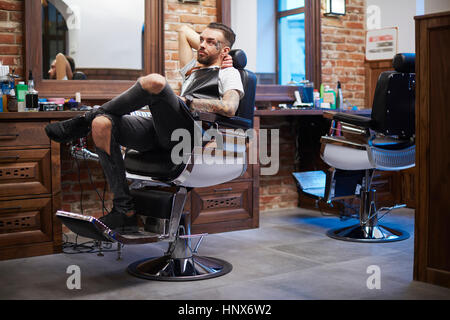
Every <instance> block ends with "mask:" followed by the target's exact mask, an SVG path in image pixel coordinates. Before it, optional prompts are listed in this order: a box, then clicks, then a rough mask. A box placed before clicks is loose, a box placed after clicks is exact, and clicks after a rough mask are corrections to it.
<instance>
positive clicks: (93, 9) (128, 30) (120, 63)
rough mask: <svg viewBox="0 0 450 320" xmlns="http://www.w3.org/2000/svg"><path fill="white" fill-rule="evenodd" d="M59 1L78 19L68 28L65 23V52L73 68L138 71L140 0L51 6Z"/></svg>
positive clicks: (84, 0)
mask: <svg viewBox="0 0 450 320" xmlns="http://www.w3.org/2000/svg"><path fill="white" fill-rule="evenodd" d="M61 1H63V2H64V3H65V4H66V6H67V7H68V8H70V9H73V10H72V11H73V12H75V15H76V19H78V20H77V21H76V23H75V24H74V25H72V26H70V22H69V23H68V24H69V26H68V27H69V52H67V54H69V55H70V56H72V57H73V58H74V60H75V63H76V66H77V68H124V69H142V36H141V34H142V27H143V25H144V15H145V7H144V0H139V1H137V0H133V1H122V0H95V1H93V0H53V1H52V2H61ZM61 13H62V14H63V15H64V16H65V17H67V15H68V14H67V12H61ZM70 15H71V13H70V14H69V16H70ZM69 19H70V18H69ZM76 19H75V20H76ZM66 22H68V19H67V18H66Z"/></svg>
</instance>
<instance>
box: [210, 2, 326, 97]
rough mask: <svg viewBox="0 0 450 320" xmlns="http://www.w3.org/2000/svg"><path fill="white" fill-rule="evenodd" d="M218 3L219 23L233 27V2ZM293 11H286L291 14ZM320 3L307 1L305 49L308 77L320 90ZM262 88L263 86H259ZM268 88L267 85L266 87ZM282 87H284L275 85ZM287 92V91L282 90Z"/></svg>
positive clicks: (276, 5) (277, 64)
mask: <svg viewBox="0 0 450 320" xmlns="http://www.w3.org/2000/svg"><path fill="white" fill-rule="evenodd" d="M216 1H217V12H218V16H217V21H219V22H222V23H224V24H226V25H228V26H231V0H216ZM278 1H279V0H277V1H275V8H274V10H275V12H277V21H276V25H275V27H276V40H275V41H276V48H275V50H276V59H277V62H276V73H277V80H278V79H279V62H278V60H279V57H278V54H279V53H278V49H279V47H278V46H279V45H278ZM293 10H298V9H292V10H286V13H287V12H291V11H293ZM320 10H321V8H320V1H317V0H305V6H304V12H305V48H306V61H305V63H306V77H307V79H308V80H310V81H312V82H314V87H315V88H319V87H320V84H321V83H322V50H321V43H322V40H321V13H320ZM258 86H261V85H258ZM266 86H267V85H266ZM275 86H278V87H282V85H275ZM282 91H285V90H282Z"/></svg>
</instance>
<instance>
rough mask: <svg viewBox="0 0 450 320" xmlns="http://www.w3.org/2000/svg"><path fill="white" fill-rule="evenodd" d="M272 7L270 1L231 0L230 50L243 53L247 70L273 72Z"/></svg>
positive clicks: (273, 35)
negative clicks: (233, 38) (232, 41)
mask: <svg viewBox="0 0 450 320" xmlns="http://www.w3.org/2000/svg"><path fill="white" fill-rule="evenodd" d="M274 8H275V4H274V0H245V1H243V0H231V28H232V29H233V30H234V32H235V33H236V44H235V45H234V48H237V49H242V50H244V51H245V53H246V54H247V60H248V64H247V68H248V69H249V70H251V71H254V72H258V73H275V55H276V53H275V12H274Z"/></svg>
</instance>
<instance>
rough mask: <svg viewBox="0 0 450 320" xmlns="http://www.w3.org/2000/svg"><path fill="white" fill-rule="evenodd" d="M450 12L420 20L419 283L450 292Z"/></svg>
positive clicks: (416, 275) (416, 265)
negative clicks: (439, 286)
mask: <svg viewBox="0 0 450 320" xmlns="http://www.w3.org/2000/svg"><path fill="white" fill-rule="evenodd" d="M449 43H450V12H447V13H440V14H434V15H428V16H423V17H416V76H417V86H416V127H417V129H416V136H417V139H416V141H417V142H416V145H417V151H416V152H417V154H416V159H417V160H416V166H417V175H416V181H415V182H416V190H417V193H416V206H417V209H416V221H415V259H414V279H415V280H418V281H424V282H429V283H433V284H437V285H441V286H446V287H450V196H449V192H450V151H449V147H450V144H449V140H448V137H450V112H449V108H448V106H449V101H450V90H449V85H450V79H449V74H450V62H449V57H450V45H449Z"/></svg>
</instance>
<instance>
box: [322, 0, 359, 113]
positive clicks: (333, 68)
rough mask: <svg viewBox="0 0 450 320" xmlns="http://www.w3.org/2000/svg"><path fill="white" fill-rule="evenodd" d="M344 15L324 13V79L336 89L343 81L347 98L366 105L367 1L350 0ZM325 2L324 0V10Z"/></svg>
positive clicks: (344, 93)
mask: <svg viewBox="0 0 450 320" xmlns="http://www.w3.org/2000/svg"><path fill="white" fill-rule="evenodd" d="M346 3H347V14H346V15H345V16H343V17H339V18H336V17H326V16H322V82H323V83H324V84H326V85H329V86H330V87H331V88H333V89H334V90H336V87H337V82H338V81H340V82H341V83H342V92H343V95H344V99H347V100H348V101H349V102H350V103H351V104H352V106H353V105H356V106H358V107H361V108H366V106H365V101H364V95H365V92H364V89H365V86H364V82H365V69H364V57H365V34H366V33H365V21H366V19H365V1H364V0H347V1H346ZM324 11H325V1H324V0H322V12H324Z"/></svg>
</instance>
